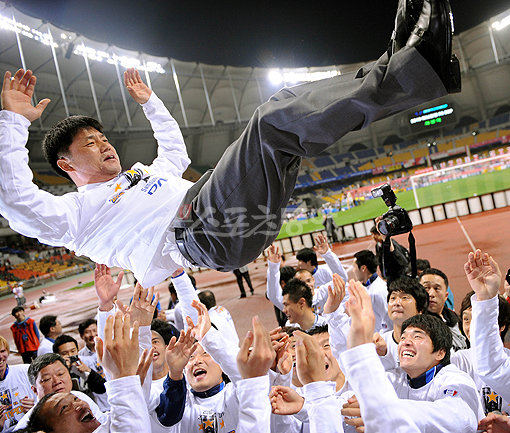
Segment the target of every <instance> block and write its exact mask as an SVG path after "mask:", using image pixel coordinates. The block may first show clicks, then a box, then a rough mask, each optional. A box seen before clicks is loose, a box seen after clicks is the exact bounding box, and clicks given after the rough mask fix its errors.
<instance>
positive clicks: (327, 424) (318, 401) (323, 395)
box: [303, 382, 344, 433]
mask: <svg viewBox="0 0 510 433" xmlns="http://www.w3.org/2000/svg"><path fill="white" fill-rule="evenodd" d="M303 388H304V394H305V401H306V402H308V417H309V423H310V433H343V431H344V429H343V427H342V422H343V420H342V415H341V413H340V408H339V405H338V399H337V398H336V396H335V391H336V385H335V382H311V383H308V384H306V385H305V386H304V387H303Z"/></svg>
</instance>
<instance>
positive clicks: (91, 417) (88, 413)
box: [80, 411, 96, 422]
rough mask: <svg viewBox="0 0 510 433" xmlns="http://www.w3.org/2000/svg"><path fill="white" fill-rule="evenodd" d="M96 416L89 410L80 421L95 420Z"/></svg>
mask: <svg viewBox="0 0 510 433" xmlns="http://www.w3.org/2000/svg"><path fill="white" fill-rule="evenodd" d="M95 419H96V418H95V417H94V415H93V414H92V412H90V411H89V412H87V413H86V414H85V415H84V416H83V417H82V418H81V420H80V422H91V421H94V420H95Z"/></svg>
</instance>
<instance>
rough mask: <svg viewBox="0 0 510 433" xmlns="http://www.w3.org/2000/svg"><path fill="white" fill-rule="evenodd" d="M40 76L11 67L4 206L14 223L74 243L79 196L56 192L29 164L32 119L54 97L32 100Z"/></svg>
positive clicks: (1, 152)
mask: <svg viewBox="0 0 510 433" xmlns="http://www.w3.org/2000/svg"><path fill="white" fill-rule="evenodd" d="M35 83H36V77H35V75H33V74H32V71H30V70H28V71H26V72H25V71H24V70H23V69H19V70H18V71H17V72H16V74H14V76H11V73H10V72H9V71H7V72H6V73H5V77H4V82H3V87H2V95H1V100H2V108H3V110H2V111H1V112H0V209H2V215H3V216H4V217H5V218H6V219H7V220H8V221H9V224H10V226H11V228H13V229H14V230H16V231H17V232H19V233H21V234H23V235H25V236H30V237H35V238H38V239H39V240H40V241H42V242H44V243H47V244H50V245H58V246H62V245H66V246H67V245H70V244H71V242H72V240H73V238H74V236H73V233H72V232H73V230H76V228H77V227H78V223H79V209H80V208H79V203H77V202H76V201H75V200H77V198H76V197H69V196H68V195H64V196H60V197H56V196H53V195H52V194H49V193H48V192H46V191H41V190H40V189H39V188H38V187H37V186H36V185H34V184H33V182H32V179H33V174H32V170H31V169H30V168H29V166H28V150H27V149H26V147H25V144H26V142H27V140H28V127H29V126H30V122H32V121H33V120H35V119H38V118H39V117H40V116H41V114H42V112H43V111H44V109H45V108H46V106H47V105H48V104H49V102H50V100H49V99H43V100H42V101H41V102H39V104H37V105H36V106H35V107H34V106H33V105H32V103H31V98H32V96H33V93H34V87H35Z"/></svg>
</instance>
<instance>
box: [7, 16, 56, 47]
mask: <svg viewBox="0 0 510 433" xmlns="http://www.w3.org/2000/svg"><path fill="white" fill-rule="evenodd" d="M0 29H3V30H8V31H11V32H14V33H18V34H20V35H23V36H25V37H27V38H30V39H33V40H34V41H38V42H41V43H42V44H44V45H53V47H54V48H58V44H57V43H55V42H52V41H51V39H50V37H49V35H48V34H46V33H41V32H40V31H39V30H36V29H31V28H30V27H28V26H27V25H25V24H22V23H19V22H17V21H16V20H14V19H13V18H7V17H4V16H3V15H0Z"/></svg>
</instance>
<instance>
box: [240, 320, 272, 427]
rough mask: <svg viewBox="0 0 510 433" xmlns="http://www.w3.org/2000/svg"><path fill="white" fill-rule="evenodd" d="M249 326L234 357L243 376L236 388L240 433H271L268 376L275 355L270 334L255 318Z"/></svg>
mask: <svg viewBox="0 0 510 433" xmlns="http://www.w3.org/2000/svg"><path fill="white" fill-rule="evenodd" d="M252 326H253V330H252V331H249V332H248V334H247V335H246V338H245V339H244V341H243V342H242V343H241V349H240V350H239V353H238V355H237V366H238V369H239V371H240V372H241V376H242V380H240V381H239V382H238V383H237V385H236V391H237V396H238V398H239V424H238V426H237V430H238V431H239V433H245V432H246V433H247V432H250V433H256V432H261V433H262V432H268V431H269V430H270V419H271V406H270V404H269V398H268V394H269V377H268V375H267V373H268V370H269V368H270V367H271V364H272V363H273V361H274V359H275V356H276V354H275V351H274V350H273V348H272V345H271V338H270V336H269V333H268V332H267V331H266V330H265V329H264V326H263V325H262V324H261V323H260V321H259V319H258V317H257V316H255V317H253V319H252Z"/></svg>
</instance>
